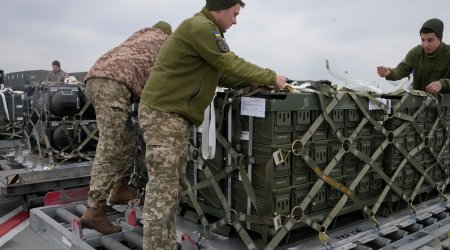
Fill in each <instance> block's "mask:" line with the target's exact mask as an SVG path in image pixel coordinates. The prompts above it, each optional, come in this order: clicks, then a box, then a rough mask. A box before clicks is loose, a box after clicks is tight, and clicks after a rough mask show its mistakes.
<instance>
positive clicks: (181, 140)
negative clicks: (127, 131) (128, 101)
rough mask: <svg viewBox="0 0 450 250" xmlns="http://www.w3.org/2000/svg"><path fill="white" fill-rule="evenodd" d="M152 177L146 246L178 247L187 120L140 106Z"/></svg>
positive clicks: (156, 249)
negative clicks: (176, 218) (177, 228)
mask: <svg viewBox="0 0 450 250" xmlns="http://www.w3.org/2000/svg"><path fill="white" fill-rule="evenodd" d="M139 125H140V126H141V128H142V129H143V131H144V140H145V144H146V154H145V161H146V165H147V171H148V176H149V181H148V182H147V186H146V192H145V203H144V213H143V224H144V250H150V249H151V250H161V249H170V250H175V249H177V245H176V230H175V216H176V212H177V210H178V199H179V198H180V194H181V193H182V192H183V191H184V190H185V189H186V185H185V179H186V162H187V157H188V136H189V130H188V127H189V125H188V122H187V120H186V119H185V118H183V117H182V116H180V115H178V114H174V113H165V112H160V111H156V110H154V109H151V108H149V107H148V106H146V105H144V104H141V105H140V106H139Z"/></svg>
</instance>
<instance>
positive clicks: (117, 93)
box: [86, 78, 137, 207]
mask: <svg viewBox="0 0 450 250" xmlns="http://www.w3.org/2000/svg"><path fill="white" fill-rule="evenodd" d="M86 95H87V96H88V97H89V99H90V100H91V102H92V103H93V105H94V108H95V114H96V119H97V127H98V130H99V140H98V144H97V150H96V152H95V159H94V162H93V164H92V171H91V182H90V184H89V189H90V190H89V194H88V206H89V207H98V206H104V205H106V199H107V198H108V196H109V192H110V190H111V188H112V186H113V184H114V183H116V182H118V181H123V180H124V179H126V178H128V177H129V176H130V174H131V172H132V170H133V158H134V150H135V147H136V141H137V134H136V129H135V128H134V127H133V124H132V121H131V117H130V115H129V112H128V109H129V107H130V96H131V92H130V91H129V90H128V88H127V87H126V86H125V85H124V84H121V83H118V82H116V81H113V80H110V79H106V78H93V79H90V80H88V81H87V83H86Z"/></svg>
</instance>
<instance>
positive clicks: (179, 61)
mask: <svg viewBox="0 0 450 250" xmlns="http://www.w3.org/2000/svg"><path fill="white" fill-rule="evenodd" d="M244 5H245V3H244V2H242V1H241V0H206V6H205V7H204V8H203V9H202V10H201V11H200V12H198V13H197V14H195V15H194V16H193V17H191V18H188V19H186V20H184V21H183V22H182V23H181V24H180V26H179V27H178V28H177V29H176V31H175V32H174V33H173V34H172V35H171V36H170V37H169V38H168V39H167V41H166V43H165V44H164V45H163V47H162V48H161V51H160V53H159V55H158V59H157V60H156V64H155V67H154V68H153V70H152V72H151V74H150V77H149V79H148V81H147V84H146V85H145V87H144V90H143V92H142V97H141V102H140V105H139V125H140V126H141V129H142V130H143V132H144V141H145V143H146V155H145V160H146V166H147V171H148V176H149V181H148V182H147V186H146V193H145V203H144V211H143V217H142V222H143V225H144V249H145V250H150V249H151V250H157V249H158V250H160V249H176V248H177V244H176V231H175V216H176V211H177V204H178V200H179V198H180V194H181V193H182V192H183V191H184V190H185V189H186V184H185V181H186V162H187V158H188V137H189V126H190V125H189V124H191V123H192V124H194V125H195V126H199V125H200V124H201V123H202V121H203V118H204V117H203V116H204V111H205V108H206V107H207V106H208V105H209V104H210V103H211V101H212V99H213V96H214V93H215V90H216V87H217V86H218V85H220V86H223V87H229V88H241V87H246V86H250V85H251V84H252V83H257V84H259V85H266V86H273V87H274V88H275V89H277V90H280V89H282V88H284V86H285V84H286V80H287V79H286V77H284V76H281V75H278V74H277V73H275V72H274V71H273V70H271V69H265V68H261V67H259V66H257V65H255V64H252V63H250V62H247V61H245V60H244V59H242V58H240V57H238V56H237V55H236V54H234V53H233V52H232V51H231V50H230V48H229V46H228V45H227V43H226V42H225V38H224V33H225V32H226V31H227V30H228V29H229V28H230V27H231V26H232V25H235V24H236V23H237V21H236V18H237V16H238V15H239V13H240V10H241V7H244Z"/></svg>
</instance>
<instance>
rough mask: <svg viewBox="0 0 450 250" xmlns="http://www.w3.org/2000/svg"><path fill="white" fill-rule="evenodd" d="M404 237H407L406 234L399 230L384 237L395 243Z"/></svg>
mask: <svg viewBox="0 0 450 250" xmlns="http://www.w3.org/2000/svg"><path fill="white" fill-rule="evenodd" d="M406 236H408V232H406V231H404V230H401V229H398V230H395V231H394V232H392V233H390V234H388V235H385V237H386V238H389V239H391V240H393V241H397V240H400V239H403V238H405V237H406Z"/></svg>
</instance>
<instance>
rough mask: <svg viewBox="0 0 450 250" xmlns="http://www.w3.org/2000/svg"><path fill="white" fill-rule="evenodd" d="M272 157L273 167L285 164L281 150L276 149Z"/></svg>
mask: <svg viewBox="0 0 450 250" xmlns="http://www.w3.org/2000/svg"><path fill="white" fill-rule="evenodd" d="M272 156H273V161H274V163H275V165H280V164H282V163H285V160H284V159H285V157H284V154H283V151H281V149H278V150H277V151H275V152H273V154H272Z"/></svg>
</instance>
